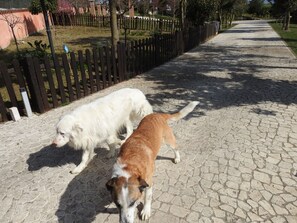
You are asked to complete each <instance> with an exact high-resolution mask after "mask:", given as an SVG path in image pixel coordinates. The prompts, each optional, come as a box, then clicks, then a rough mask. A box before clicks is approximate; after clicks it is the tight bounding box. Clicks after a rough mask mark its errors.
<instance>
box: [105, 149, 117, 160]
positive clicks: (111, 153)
mask: <svg viewBox="0 0 297 223" xmlns="http://www.w3.org/2000/svg"><path fill="white" fill-rule="evenodd" d="M114 156H115V151H114V150H109V152H108V153H107V155H106V157H107V158H108V159H110V158H112V157H114Z"/></svg>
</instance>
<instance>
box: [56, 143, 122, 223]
mask: <svg viewBox="0 0 297 223" xmlns="http://www.w3.org/2000/svg"><path fill="white" fill-rule="evenodd" d="M96 153H97V154H96V155H95V156H94V157H93V159H92V160H91V161H90V163H89V164H88V166H87V167H86V168H85V169H84V170H83V171H82V172H81V173H79V174H77V175H76V176H75V177H74V178H73V179H72V180H71V182H70V183H69V184H68V185H67V188H66V189H65V192H64V193H63V194H62V196H61V197H60V202H59V207H58V209H57V211H56V213H55V214H56V216H57V218H58V222H61V223H62V222H83V223H91V222H93V221H94V220H95V219H96V216H97V215H98V214H99V213H102V214H103V215H102V216H100V220H103V219H101V218H103V217H105V218H107V217H108V216H109V214H117V213H118V210H117V208H116V207H115V206H114V205H111V203H112V202H111V196H110V193H109V192H108V191H107V189H106V187H105V184H106V182H107V181H108V180H109V179H110V177H111V172H112V167H113V164H114V163H115V160H116V158H115V157H114V158H111V159H108V158H106V156H107V153H108V151H107V150H106V149H98V150H96ZM69 174H70V173H69Z"/></svg>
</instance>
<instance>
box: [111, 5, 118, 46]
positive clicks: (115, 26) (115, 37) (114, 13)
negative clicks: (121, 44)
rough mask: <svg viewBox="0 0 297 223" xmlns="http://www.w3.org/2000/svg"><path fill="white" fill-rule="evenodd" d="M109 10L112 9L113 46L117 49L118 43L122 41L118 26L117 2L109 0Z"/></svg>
mask: <svg viewBox="0 0 297 223" xmlns="http://www.w3.org/2000/svg"><path fill="white" fill-rule="evenodd" d="M109 9H110V26H111V27H110V28H111V44H112V46H114V47H116V46H117V43H118V41H119V40H120V36H119V31H118V24H117V9H116V1H115V0H109Z"/></svg>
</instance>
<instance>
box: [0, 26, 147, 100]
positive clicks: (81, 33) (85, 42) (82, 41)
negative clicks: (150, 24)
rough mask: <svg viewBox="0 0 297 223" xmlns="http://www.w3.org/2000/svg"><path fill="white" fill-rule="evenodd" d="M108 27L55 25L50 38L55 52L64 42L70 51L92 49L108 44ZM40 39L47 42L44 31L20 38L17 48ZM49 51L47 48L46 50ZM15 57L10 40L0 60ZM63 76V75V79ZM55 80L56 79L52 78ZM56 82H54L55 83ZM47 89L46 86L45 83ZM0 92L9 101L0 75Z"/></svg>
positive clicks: (142, 34)
mask: <svg viewBox="0 0 297 223" xmlns="http://www.w3.org/2000/svg"><path fill="white" fill-rule="evenodd" d="M110 36H111V34H110V29H109V28H105V29H104V28H96V27H62V26H55V27H52V38H53V42H54V47H55V52H56V53H57V54H62V53H63V52H64V50H63V44H66V45H67V46H68V48H69V50H70V52H75V53H77V51H78V50H82V51H84V50H86V49H92V48H94V47H100V46H106V45H110ZM148 37H150V31H136V30H135V31H130V32H129V33H128V35H127V39H128V40H138V39H144V38H148ZM120 38H121V40H124V32H123V30H121V32H120ZM35 40H37V41H39V40H42V42H43V43H47V44H48V38H47V35H46V32H45V31H42V32H40V33H35V34H34V35H31V36H29V37H27V38H25V39H23V40H22V43H21V44H19V49H20V51H21V52H25V51H26V50H30V49H33V48H31V46H30V45H29V44H28V42H31V43H34V41H35ZM47 51H48V52H50V51H49V50H47ZM16 57H17V51H16V46H15V44H14V42H11V44H10V46H9V47H7V48H6V49H1V50H0V60H2V61H4V62H5V63H7V64H10V63H11V61H12V59H14V58H16ZM12 78H13V88H14V91H15V92H16V96H17V99H18V100H20V99H21V96H20V94H19V89H18V88H19V86H18V85H17V84H16V83H15V76H13V77H12ZM64 79H65V77H64V75H63V81H64V82H66V80H64ZM54 81H55V82H56V80H54ZM55 84H56V83H55ZM46 88H47V89H48V86H47V85H46ZM0 93H1V95H2V97H3V100H4V101H5V102H7V101H9V96H8V92H7V90H6V88H5V87H4V83H3V80H2V78H1V77H0Z"/></svg>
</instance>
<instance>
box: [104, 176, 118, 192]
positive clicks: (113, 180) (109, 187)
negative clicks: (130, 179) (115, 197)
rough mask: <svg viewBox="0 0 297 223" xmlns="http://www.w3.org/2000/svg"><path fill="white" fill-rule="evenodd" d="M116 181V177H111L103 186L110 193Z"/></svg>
mask: <svg viewBox="0 0 297 223" xmlns="http://www.w3.org/2000/svg"><path fill="white" fill-rule="evenodd" d="M116 180H117V178H116V177H113V178H111V179H110V180H109V181H107V183H106V184H105V186H106V189H107V190H108V191H112V189H113V188H114V184H115V182H116Z"/></svg>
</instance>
